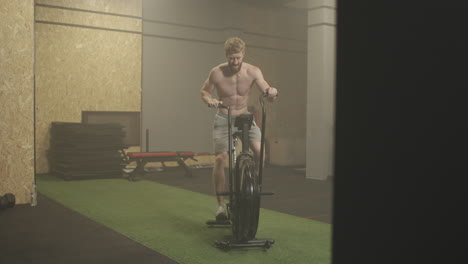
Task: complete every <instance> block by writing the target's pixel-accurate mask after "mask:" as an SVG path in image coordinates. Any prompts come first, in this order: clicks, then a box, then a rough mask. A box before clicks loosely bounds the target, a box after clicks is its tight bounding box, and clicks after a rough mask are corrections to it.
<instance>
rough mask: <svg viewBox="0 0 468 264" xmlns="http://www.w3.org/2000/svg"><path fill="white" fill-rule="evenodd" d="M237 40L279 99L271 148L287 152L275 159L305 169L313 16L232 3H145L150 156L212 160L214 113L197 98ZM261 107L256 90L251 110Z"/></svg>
mask: <svg viewBox="0 0 468 264" xmlns="http://www.w3.org/2000/svg"><path fill="white" fill-rule="evenodd" d="M195 2H196V3H195ZM231 36H239V37H241V38H243V39H244V40H245V41H246V43H247V54H246V57H245V61H246V62H249V63H252V64H254V65H257V66H259V67H260V68H261V69H262V71H263V74H264V76H265V79H266V80H267V81H268V82H269V83H270V85H271V86H274V87H277V88H278V89H279V91H280V94H281V95H280V100H277V102H275V103H274V104H273V105H271V106H269V108H268V111H269V116H268V122H267V141H268V144H269V145H270V146H271V149H274V148H275V147H276V149H278V151H275V152H280V151H279V150H281V149H282V150H283V151H282V154H281V155H280V156H278V155H276V156H275V157H271V158H272V159H273V160H274V159H276V162H277V163H288V164H292V163H296V164H305V112H306V110H305V109H306V87H307V70H306V68H307V52H306V50H307V12H306V11H303V10H293V9H285V8H283V9H273V8H259V7H252V6H248V5H245V4H239V3H236V2H233V1H230V0H224V1H220V0H198V1H191V0H158V1H149V0H148V1H143V74H142V75H143V76H142V86H143V91H142V134H143V136H144V134H145V130H146V129H149V130H150V138H149V141H150V144H149V145H150V151H162V150H171V151H174V150H191V151H196V152H212V143H211V125H212V118H213V116H214V113H215V110H214V109H210V108H208V107H207V106H206V105H205V104H204V103H203V102H202V101H201V99H200V95H199V90H200V88H201V86H202V84H203V82H204V80H205V79H206V77H207V75H208V72H209V71H210V70H211V68H213V67H214V66H216V65H218V64H220V63H222V62H224V61H225V57H224V50H223V44H224V41H225V39H226V38H228V37H231ZM257 101H258V91H256V90H254V91H252V94H251V99H250V103H251V104H252V105H253V106H255V107H257V108H258V102H257ZM145 142H146V141H145V139H144V138H143V146H145ZM301 142H304V143H303V144H301Z"/></svg>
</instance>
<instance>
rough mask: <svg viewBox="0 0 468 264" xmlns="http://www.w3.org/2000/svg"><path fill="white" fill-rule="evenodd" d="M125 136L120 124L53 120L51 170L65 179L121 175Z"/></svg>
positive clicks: (50, 154)
mask: <svg viewBox="0 0 468 264" xmlns="http://www.w3.org/2000/svg"><path fill="white" fill-rule="evenodd" d="M124 137H125V132H124V130H123V126H122V125H119V124H114V123H109V124H83V123H68V122H52V126H51V131H50V148H49V151H48V156H49V168H50V173H51V174H53V175H55V176H58V177H61V178H63V179H65V180H74V179H96V178H118V177H122V168H123V166H124V163H123V160H122V156H121V154H120V152H119V150H121V149H123V148H126V146H125V145H124V143H123V138H124Z"/></svg>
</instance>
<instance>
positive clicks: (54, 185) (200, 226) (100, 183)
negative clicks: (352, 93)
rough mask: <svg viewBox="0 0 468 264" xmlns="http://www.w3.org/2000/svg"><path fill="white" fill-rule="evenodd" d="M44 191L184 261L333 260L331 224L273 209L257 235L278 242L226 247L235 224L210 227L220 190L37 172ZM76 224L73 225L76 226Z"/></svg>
mask: <svg viewBox="0 0 468 264" xmlns="http://www.w3.org/2000/svg"><path fill="white" fill-rule="evenodd" d="M37 186H38V190H39V192H40V193H41V194H43V195H45V196H47V197H49V198H51V199H53V200H55V201H57V202H59V203H61V204H63V205H64V206H65V207H68V208H70V209H72V210H74V211H77V212H79V213H81V214H83V215H85V216H87V217H89V218H90V219H92V220H94V221H96V222H98V223H101V224H103V225H105V226H107V227H109V228H111V229H113V230H115V231H116V232H119V233H121V234H123V235H125V236H127V237H129V238H131V239H133V240H136V241H138V242H140V243H142V244H144V245H146V246H148V247H150V248H152V249H154V250H156V251H158V252H160V253H162V254H164V255H167V256H169V257H171V258H173V259H174V260H176V261H178V262H180V263H186V264H191V263H194V264H195V263H197V264H198V263H199V264H210V263H216V264H218V263H236V264H238V263H242V264H249V263H265V264H266V263H268V264H274V263H311V264H321V263H323V264H330V263H331V225H330V224H327V223H322V222H317V221H313V220H309V219H304V218H300V217H296V216H291V215H287V214H283V213H279V212H275V211H271V210H267V209H261V211H260V223H259V228H258V231H257V238H270V239H274V240H275V244H274V245H273V246H272V247H271V248H270V249H268V250H265V249H262V248H249V249H231V250H229V251H225V250H222V249H218V248H216V247H215V245H214V241H215V240H219V239H223V238H226V237H228V236H230V234H231V229H230V228H213V227H208V226H207V225H206V224H205V222H206V220H209V219H211V218H213V214H214V210H215V209H216V208H215V205H216V203H215V198H214V196H209V195H205V194H201V193H196V192H191V191H188V190H183V189H180V188H177V187H171V186H167V185H162V184H159V183H156V182H150V181H139V182H129V181H127V180H123V179H99V180H82V181H64V180H62V179H59V178H55V177H52V176H48V175H38V176H37ZM70 228H73V227H70Z"/></svg>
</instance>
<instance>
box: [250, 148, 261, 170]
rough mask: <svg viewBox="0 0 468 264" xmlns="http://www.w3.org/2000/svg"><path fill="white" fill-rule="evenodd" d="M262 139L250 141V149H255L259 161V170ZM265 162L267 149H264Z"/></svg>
mask: <svg viewBox="0 0 468 264" xmlns="http://www.w3.org/2000/svg"><path fill="white" fill-rule="evenodd" d="M260 145H261V144H260V141H250V149H251V150H252V151H253V153H254V156H255V161H256V162H257V172H258V168H259V166H258V165H260V147H261V146H260ZM263 163H265V150H263Z"/></svg>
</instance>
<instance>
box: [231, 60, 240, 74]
mask: <svg viewBox="0 0 468 264" xmlns="http://www.w3.org/2000/svg"><path fill="white" fill-rule="evenodd" d="M241 67H242V62H241V63H239V64H238V65H237V66H234V65H232V64H229V69H230V70H231V72H234V73H236V72H238V71H240V69H241Z"/></svg>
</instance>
